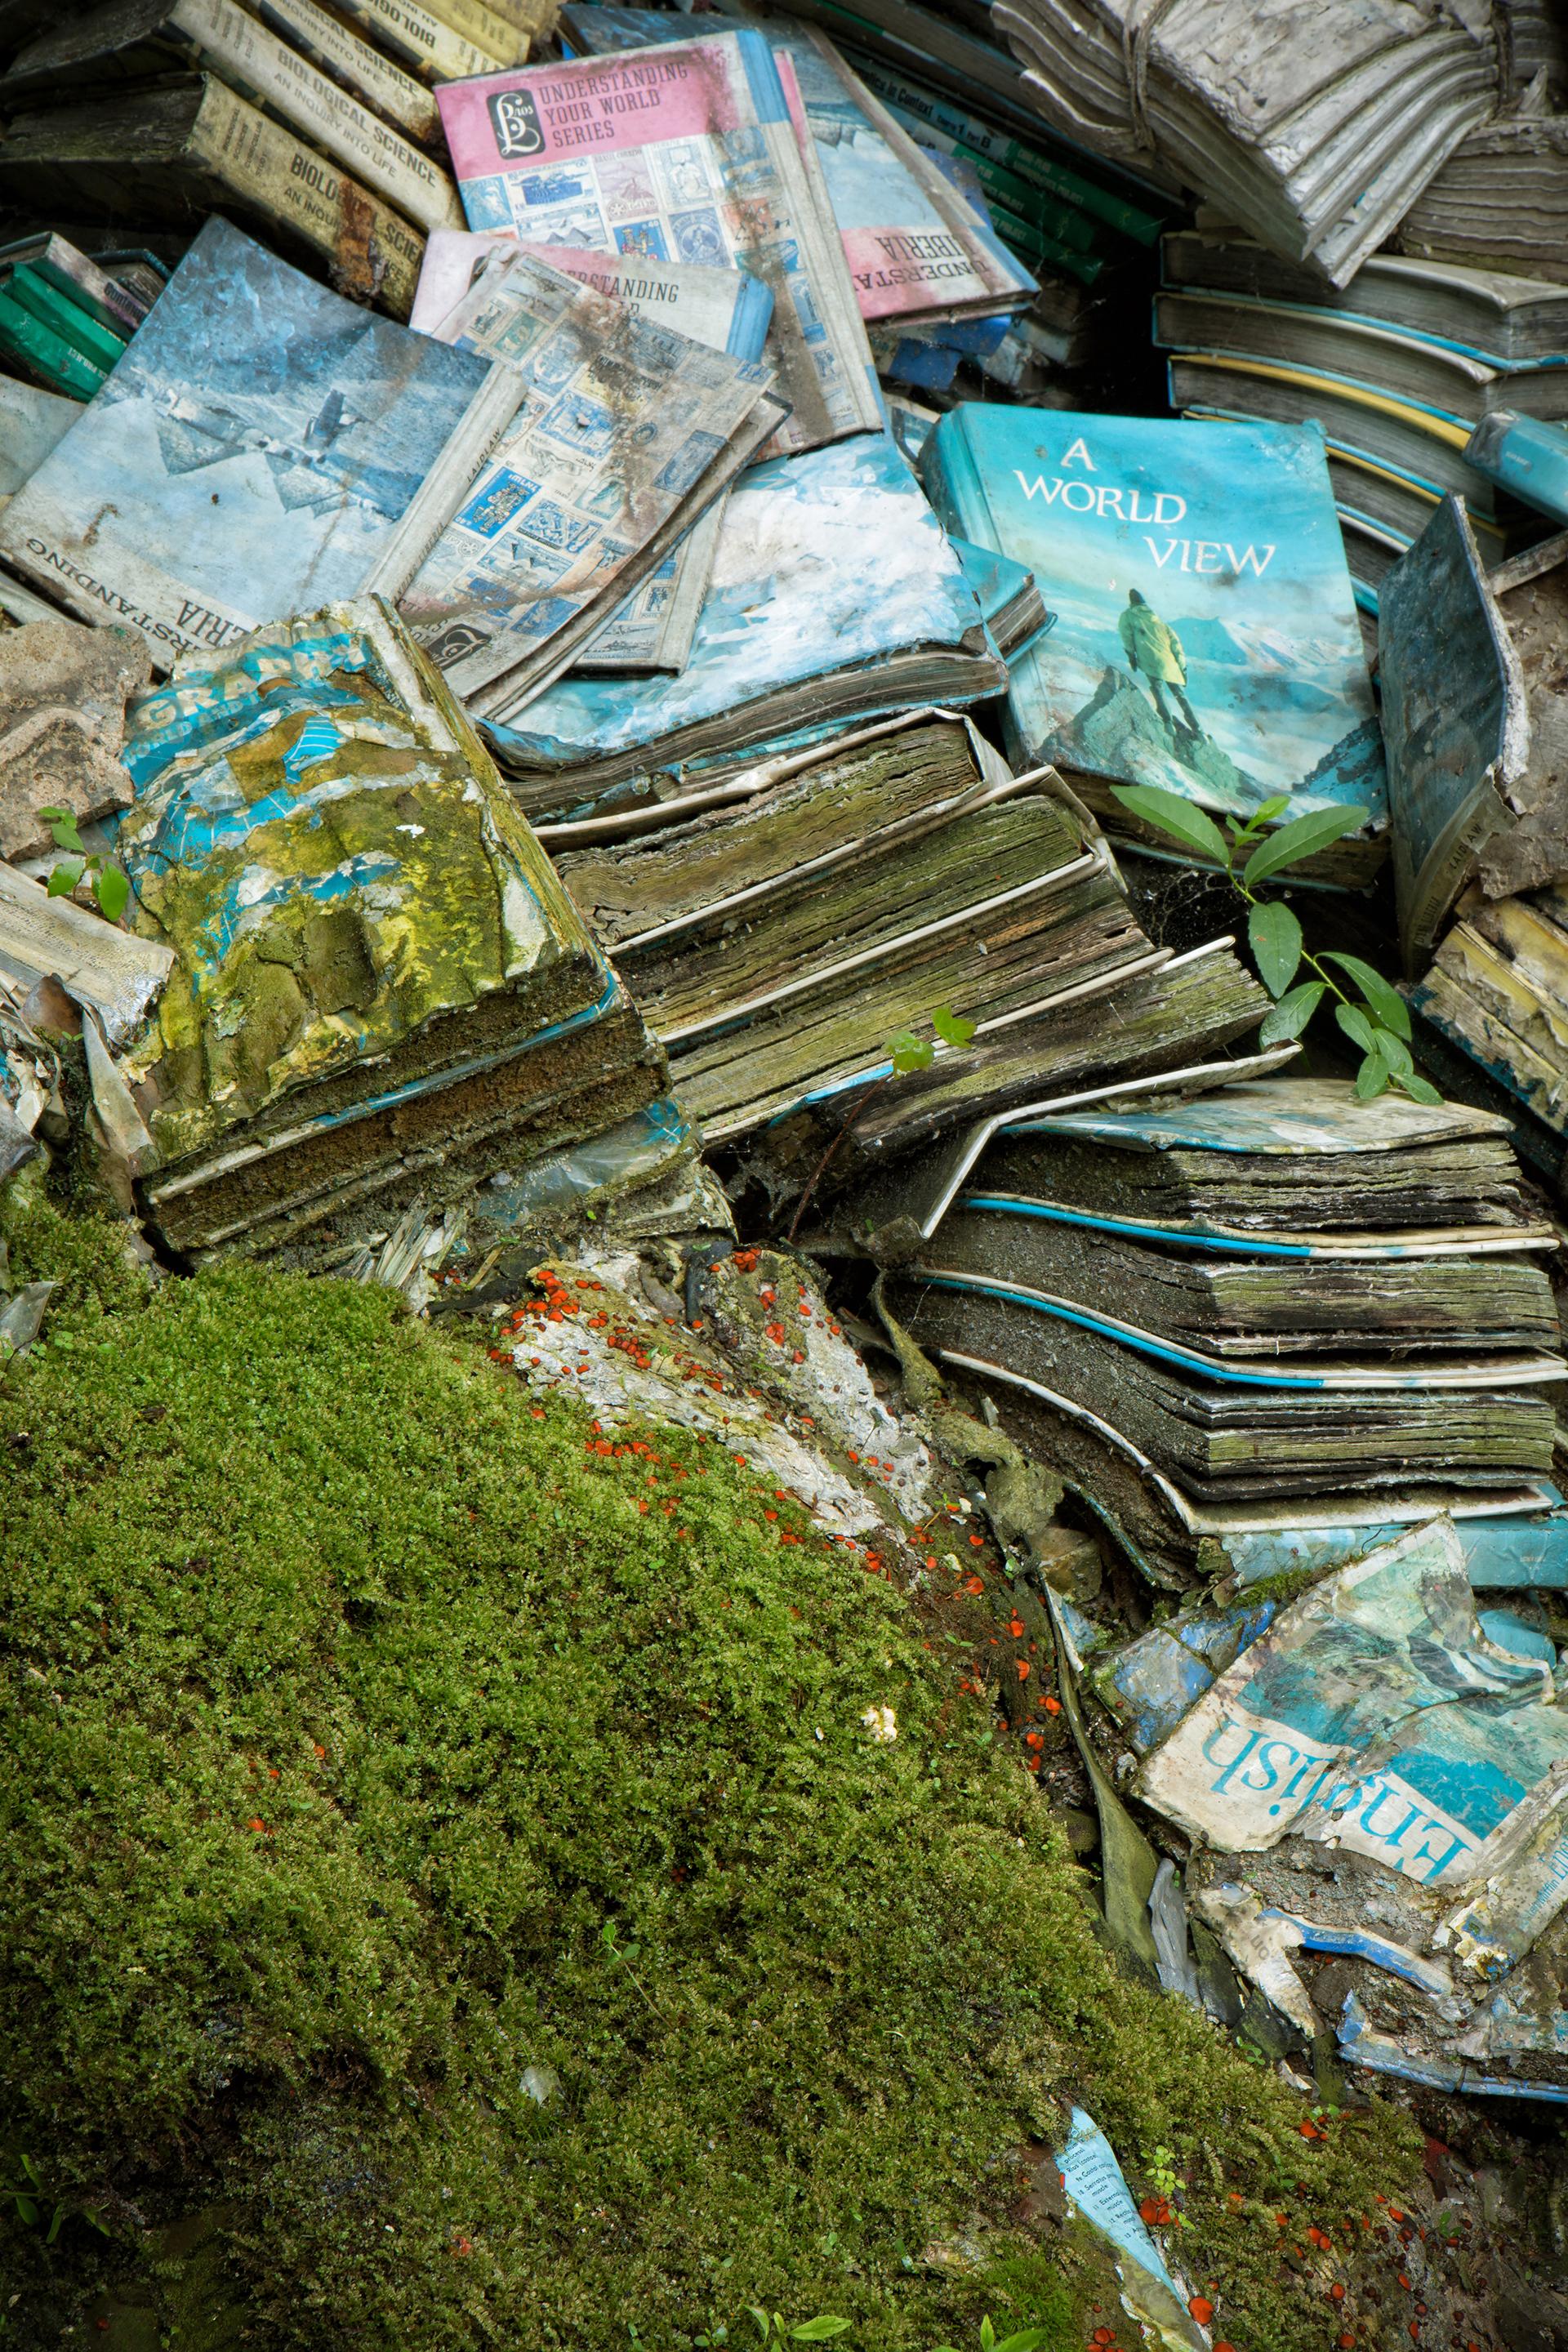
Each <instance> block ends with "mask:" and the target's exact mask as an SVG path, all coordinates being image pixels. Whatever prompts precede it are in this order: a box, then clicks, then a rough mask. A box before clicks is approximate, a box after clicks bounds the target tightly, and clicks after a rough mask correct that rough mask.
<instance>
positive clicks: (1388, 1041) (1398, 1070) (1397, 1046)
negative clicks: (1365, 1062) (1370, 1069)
mask: <svg viewBox="0 0 1568 2352" xmlns="http://www.w3.org/2000/svg"><path fill="white" fill-rule="evenodd" d="M1373 1038H1374V1041H1375V1044H1376V1047H1377V1051H1378V1053H1379V1055H1381V1056H1382V1058H1383V1060H1384V1061H1385V1062H1386V1063H1387V1064H1388V1066H1389V1068H1390V1069H1391V1070H1392V1071H1393V1073H1394V1076H1395V1077H1396V1078H1407V1077H1408V1076H1410V1074H1411V1072H1412V1071H1413V1070H1414V1069H1415V1063H1414V1062H1413V1061H1412V1060H1411V1058H1410V1048H1409V1046H1408V1045H1406V1044H1405V1040H1404V1038H1403V1037H1396V1036H1395V1035H1394V1032H1393V1030H1392V1029H1378V1030H1374V1031H1373Z"/></svg>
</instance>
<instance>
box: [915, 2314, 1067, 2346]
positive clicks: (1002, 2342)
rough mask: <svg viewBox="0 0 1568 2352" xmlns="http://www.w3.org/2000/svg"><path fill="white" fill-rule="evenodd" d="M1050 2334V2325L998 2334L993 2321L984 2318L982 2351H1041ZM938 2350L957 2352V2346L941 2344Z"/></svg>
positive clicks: (981, 2326) (981, 2325) (982, 2322)
mask: <svg viewBox="0 0 1568 2352" xmlns="http://www.w3.org/2000/svg"><path fill="white" fill-rule="evenodd" d="M1050 2336H1051V2331H1050V2329H1049V2328H1048V2327H1020V2328H1018V2329H1017V2330H1016V2332H1015V2333H1014V2334H1013V2335H1011V2336H997V2333H996V2330H995V2329H994V2327H993V2326H992V2325H991V2322H990V2321H989V2320H988V2319H983V2320H982V2321H981V2323H980V2352H1039V2347H1040V2346H1041V2345H1042V2344H1048V2343H1049V2341H1050ZM937 2352H956V2347H954V2346H953V2345H952V2344H941V2345H939V2346H938V2347H937Z"/></svg>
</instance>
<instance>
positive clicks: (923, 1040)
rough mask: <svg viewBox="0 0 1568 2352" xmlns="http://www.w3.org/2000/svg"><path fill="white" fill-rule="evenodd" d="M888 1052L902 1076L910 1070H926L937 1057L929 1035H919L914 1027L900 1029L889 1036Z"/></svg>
mask: <svg viewBox="0 0 1568 2352" xmlns="http://www.w3.org/2000/svg"><path fill="white" fill-rule="evenodd" d="M885 1050H886V1052H887V1055H888V1057H889V1060H890V1062H891V1063H892V1065H893V1067H894V1069H895V1070H896V1071H897V1072H898V1074H899V1076H900V1077H903V1076H907V1075H908V1073H909V1072H910V1070H926V1069H929V1068H930V1067H931V1063H932V1062H933V1061H934V1060H935V1059H936V1047H935V1046H934V1045H932V1044H931V1039H930V1038H929V1037H917V1036H916V1035H915V1033H914V1031H913V1030H912V1029H900V1030H899V1031H898V1033H897V1034H896V1035H894V1036H891V1037H889V1040H888V1043H887V1046H886V1049H885Z"/></svg>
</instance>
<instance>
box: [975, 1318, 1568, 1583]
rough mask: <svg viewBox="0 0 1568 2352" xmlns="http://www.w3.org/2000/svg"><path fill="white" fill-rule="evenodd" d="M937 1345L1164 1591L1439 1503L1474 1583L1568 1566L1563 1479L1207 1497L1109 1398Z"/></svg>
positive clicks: (1313, 1563)
mask: <svg viewBox="0 0 1568 2352" xmlns="http://www.w3.org/2000/svg"><path fill="white" fill-rule="evenodd" d="M933 1354H934V1357H935V1360H936V1361H937V1362H938V1363H940V1365H941V1367H942V1376H943V1379H944V1380H945V1381H947V1382H949V1383H950V1384H951V1385H952V1387H953V1388H954V1389H955V1390H956V1391H958V1393H959V1394H960V1395H962V1396H963V1398H964V1399H965V1400H966V1401H967V1402H970V1403H971V1405H972V1407H973V1409H975V1410H983V1409H984V1407H986V1406H989V1409H990V1410H991V1412H994V1413H995V1415H996V1417H997V1420H998V1422H999V1423H1000V1424H1001V1426H1002V1427H1003V1428H1004V1429H1005V1431H1006V1432H1007V1433H1008V1435H1009V1436H1011V1437H1012V1438H1014V1439H1015V1440H1016V1442H1017V1444H1019V1445H1021V1446H1022V1447H1023V1448H1024V1450H1025V1452H1026V1453H1027V1454H1033V1455H1034V1456H1035V1458H1036V1459H1037V1461H1041V1462H1048V1463H1049V1464H1050V1465H1051V1468H1052V1470H1053V1471H1054V1472H1055V1473H1056V1474H1057V1475H1058V1476H1059V1477H1060V1478H1061V1479H1062V1481H1063V1483H1064V1484H1065V1485H1066V1486H1068V1488H1070V1490H1071V1491H1072V1493H1073V1494H1075V1495H1076V1496H1078V1497H1079V1500H1080V1501H1081V1502H1083V1503H1084V1504H1085V1505H1087V1507H1088V1508H1089V1511H1090V1513H1091V1514H1092V1516H1093V1517H1094V1518H1095V1519H1096V1520H1098V1521H1100V1523H1101V1524H1103V1525H1104V1527H1105V1528H1107V1530H1108V1531H1109V1533H1110V1537H1111V1538H1112V1540H1113V1541H1114V1542H1115V1543H1116V1544H1117V1545H1118V1547H1119V1548H1120V1549H1121V1550H1123V1551H1124V1552H1125V1553H1126V1555H1127V1557H1128V1558H1129V1559H1131V1561H1132V1562H1133V1564H1134V1566H1135V1567H1137V1568H1138V1569H1139V1570H1140V1571H1141V1572H1142V1574H1143V1575H1144V1576H1145V1577H1147V1578H1148V1580H1149V1581H1150V1583H1151V1584H1152V1585H1154V1586H1156V1587H1162V1586H1163V1587H1164V1588H1166V1589H1167V1590H1173V1591H1181V1590H1182V1589H1183V1588H1184V1587H1190V1586H1191V1585H1192V1584H1193V1583H1194V1580H1201V1579H1205V1578H1217V1577H1234V1578H1235V1579H1236V1580H1237V1582H1238V1583H1239V1584H1241V1585H1242V1586H1244V1587H1245V1586H1246V1585H1247V1584H1248V1583H1251V1582H1255V1581H1261V1580H1267V1579H1269V1578H1272V1577H1279V1576H1292V1575H1296V1574H1299V1573H1300V1571H1301V1570H1313V1571H1317V1572H1321V1570H1322V1569H1323V1567H1324V1566H1325V1565H1326V1564H1329V1563H1331V1562H1333V1561H1336V1560H1346V1559H1360V1558H1361V1556H1362V1555H1363V1552H1366V1551H1370V1550H1371V1549H1373V1546H1374V1545H1375V1544H1378V1543H1387V1542H1391V1541H1392V1540H1393V1539H1394V1537H1396V1536H1397V1535H1398V1534H1399V1532H1400V1530H1401V1528H1404V1527H1409V1526H1417V1525H1420V1524H1421V1523H1422V1522H1424V1521H1426V1520H1427V1519H1431V1518H1435V1517H1436V1516H1437V1515H1438V1514H1439V1513H1446V1514H1447V1515H1448V1516H1450V1517H1452V1519H1453V1521H1454V1525H1455V1528H1456V1532H1457V1534H1458V1538H1459V1542H1460V1545H1461V1548H1462V1549H1463V1550H1464V1553H1465V1556H1466V1560H1467V1564H1468V1568H1469V1570H1470V1573H1471V1575H1472V1577H1473V1578H1474V1580H1475V1581H1476V1582H1477V1583H1478V1584H1480V1583H1486V1584H1494V1585H1513V1586H1518V1585H1522V1584H1528V1583H1533V1582H1535V1581H1537V1580H1538V1579H1541V1580H1544V1578H1542V1570H1543V1568H1544V1567H1545V1565H1546V1564H1547V1563H1548V1562H1550V1563H1553V1564H1558V1563H1561V1567H1562V1569H1563V1570H1568V1524H1565V1517H1564V1514H1563V1509H1562V1507H1561V1499H1560V1496H1559V1494H1558V1490H1557V1488H1556V1487H1555V1486H1552V1485H1551V1484H1550V1483H1549V1482H1548V1481H1546V1480H1545V1479H1542V1478H1535V1477H1531V1478H1530V1479H1527V1480H1524V1481H1521V1482H1519V1483H1516V1484H1514V1485H1512V1486H1509V1485H1503V1486H1476V1487H1468V1488H1466V1487H1459V1486H1452V1485H1448V1484H1446V1483H1444V1482H1443V1480H1442V1479H1441V1478H1440V1477H1438V1476H1436V1475H1433V1476H1428V1477H1426V1478H1423V1477H1422V1476H1421V1475H1420V1474H1418V1473H1413V1474H1412V1475H1411V1476H1410V1477H1409V1478H1406V1479H1402V1480H1394V1481H1391V1482H1390V1484H1389V1485H1388V1486H1381V1487H1378V1488H1376V1489H1368V1488H1365V1487H1360V1488H1358V1487H1356V1486H1353V1485H1349V1486H1344V1487H1342V1488H1341V1489H1339V1490H1337V1491H1335V1492H1331V1493H1321V1494H1320V1493H1314V1494H1310V1495H1309V1494H1301V1493H1297V1492H1294V1491H1291V1490H1289V1488H1287V1490H1286V1491H1285V1492H1284V1493H1282V1494H1277V1495H1273V1496H1270V1495H1268V1494H1264V1495H1259V1496H1253V1497H1250V1498H1242V1499H1236V1498H1232V1497H1209V1498H1205V1497H1202V1496H1197V1495H1195V1494H1192V1493H1189V1492H1188V1490H1187V1488H1186V1487H1185V1486H1183V1485H1182V1484H1181V1482H1180V1481H1179V1480H1178V1479H1177V1478H1175V1477H1173V1475H1171V1474H1170V1472H1169V1471H1168V1470H1166V1469H1164V1468H1163V1467H1162V1466H1161V1465H1160V1464H1159V1463H1157V1462H1156V1461H1155V1460H1154V1459H1153V1458H1152V1455H1151V1454H1148V1453H1147V1452H1145V1450H1144V1449H1143V1447H1142V1445H1140V1444H1138V1442H1137V1441H1136V1439H1134V1438H1133V1437H1131V1436H1130V1435H1129V1434H1128V1433H1127V1431H1126V1430H1124V1429H1121V1428H1120V1427H1118V1426H1117V1425H1116V1423H1115V1421H1114V1420H1112V1419H1110V1418H1108V1414H1109V1413H1110V1412H1112V1411H1113V1410H1114V1408H1113V1407H1112V1406H1111V1405H1110V1401H1109V1398H1108V1397H1099V1398H1096V1399H1094V1400H1093V1401H1092V1402H1089V1403H1080V1402H1076V1401H1075V1400H1074V1399H1073V1398H1072V1397H1069V1396H1067V1395H1065V1394H1064V1393H1063V1392H1062V1391H1061V1390H1060V1389H1058V1388H1056V1387H1053V1386H1051V1385H1050V1384H1049V1383H1048V1381H1034V1380H1030V1379H1029V1378H1028V1377H1027V1376H1026V1375H1024V1374H1020V1373H1016V1372H1014V1371H1011V1370H1008V1369H1007V1367H1006V1366H1005V1364H1003V1363H1002V1362H1000V1361H998V1360H995V1359H994V1358H991V1359H987V1358H985V1357H984V1356H983V1355H981V1354H978V1353H976V1352H975V1351H974V1349H972V1348H969V1347H966V1346H965V1345H964V1343H963V1339H962V1337H960V1339H959V1340H958V1344H956V1345H954V1346H951V1347H943V1346H939V1347H937V1348H936V1349H934V1350H933Z"/></svg>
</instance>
